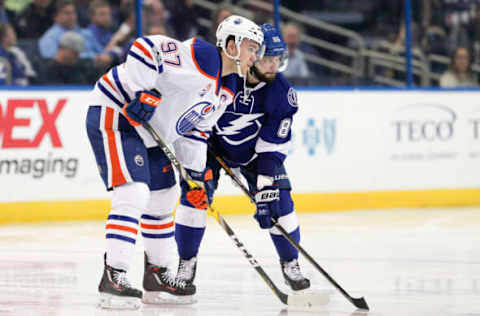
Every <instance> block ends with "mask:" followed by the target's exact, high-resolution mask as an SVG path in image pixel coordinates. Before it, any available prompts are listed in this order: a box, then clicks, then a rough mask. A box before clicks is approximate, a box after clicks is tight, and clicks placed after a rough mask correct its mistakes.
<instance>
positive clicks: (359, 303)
mask: <svg viewBox="0 0 480 316" xmlns="http://www.w3.org/2000/svg"><path fill="white" fill-rule="evenodd" d="M209 152H210V154H211V155H213V156H214V157H215V159H216V160H217V161H218V163H219V164H220V165H221V166H222V168H223V169H224V170H225V172H226V173H227V174H228V175H229V176H230V177H231V178H232V179H233V181H235V183H236V184H237V185H238V186H239V187H240V188H241V189H242V191H243V192H244V193H245V194H246V195H247V196H248V198H249V199H250V201H251V202H252V203H255V199H254V197H253V195H252V193H250V191H249V190H248V189H247V188H246V187H245V185H244V184H243V183H242V181H241V180H240V179H239V178H238V177H237V176H236V175H235V174H234V173H233V171H232V169H231V168H230V167H228V165H227V164H226V163H225V161H224V160H223V159H222V158H220V157H219V156H217V155H216V153H215V152H213V150H211V149H210V148H209ZM272 222H273V223H274V226H275V227H276V228H277V229H278V230H279V231H280V233H281V234H282V235H283V237H285V238H286V239H287V240H288V241H289V242H290V244H292V246H294V247H295V248H296V249H297V250H298V251H299V252H300V253H301V254H302V255H303V256H304V257H305V258H306V259H307V260H308V261H309V262H310V263H311V264H312V265H313V266H314V267H315V268H316V269H317V270H318V271H320V273H322V274H323V276H324V277H325V278H326V279H327V280H328V281H329V282H330V283H331V284H332V285H333V286H334V287H336V288H337V289H338V290H339V291H340V293H342V295H343V296H345V298H346V299H347V300H349V301H350V302H351V303H352V304H353V305H355V307H357V308H362V309H366V310H368V309H369V308H368V305H367V302H366V301H365V299H364V298H363V297H362V298H353V297H352V296H350V294H348V293H347V291H345V290H344V289H343V288H342V287H341V286H340V285H339V284H338V283H337V282H336V281H335V280H334V279H333V278H332V277H331V276H330V275H329V274H328V273H327V272H326V271H325V270H324V269H323V268H322V267H321V266H320V265H319V264H318V263H317V262H316V261H315V259H313V258H312V256H310V254H309V253H308V252H307V251H306V250H305V249H303V247H302V246H300V244H299V243H298V242H297V241H296V240H295V239H293V238H292V236H290V234H289V233H288V232H287V231H286V230H285V229H284V228H283V227H282V225H280V223H278V221H276V220H275V219H274V218H272Z"/></svg>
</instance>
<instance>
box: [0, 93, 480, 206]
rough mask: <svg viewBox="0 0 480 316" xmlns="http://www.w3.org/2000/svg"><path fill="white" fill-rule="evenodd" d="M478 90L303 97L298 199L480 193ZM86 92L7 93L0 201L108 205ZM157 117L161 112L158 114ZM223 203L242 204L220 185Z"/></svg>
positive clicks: (297, 132)
mask: <svg viewBox="0 0 480 316" xmlns="http://www.w3.org/2000/svg"><path fill="white" fill-rule="evenodd" d="M479 95H480V91H440V90H438V91H437V90H435V91H430V90H425V91H423V90H406V91H401V90H374V91H370V90H369V91H355V90H347V91H335V90H326V91H323V90H321V91H312V90H305V91H303V90H301V91H299V94H298V98H299V111H298V114H297V115H296V116H295V118H294V123H293V127H292V130H293V143H292V148H291V153H290V156H289V157H288V158H287V170H288V172H289V175H290V178H291V181H292V184H293V188H294V192H296V193H338V192H364V191H385V190H389V191H392V190H424V189H463V188H470V189H475V188H479V187H480V100H479V98H478V96H479ZM87 106H88V91H81V90H73V91H60V90H59V91H53V90H45V91H42V90H33V91H24V90H17V91H6V90H2V91H0V121H1V124H0V202H28V201H75V200H98V199H100V200H101V199H108V197H109V195H108V193H107V192H105V189H104V186H103V183H102V182H101V179H100V177H99V175H98V172H97V167H96V164H95V161H94V157H93V154H92V153H91V149H90V145H89V142H88V139H87V136H86V131H85V115H86V110H87ZM159 110H160V109H159ZM218 194H219V195H240V194H241V192H240V191H239V190H238V188H235V187H234V186H233V185H232V184H231V183H230V181H226V180H224V181H222V184H221V185H220V188H219V191H218Z"/></svg>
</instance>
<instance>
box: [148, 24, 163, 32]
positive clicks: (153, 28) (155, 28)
mask: <svg viewBox="0 0 480 316" xmlns="http://www.w3.org/2000/svg"><path fill="white" fill-rule="evenodd" d="M147 34H148V35H167V30H166V28H165V26H164V25H161V24H154V25H151V26H150V27H149V28H148V30H147Z"/></svg>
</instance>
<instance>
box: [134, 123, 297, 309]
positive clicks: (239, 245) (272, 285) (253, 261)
mask: <svg viewBox="0 0 480 316" xmlns="http://www.w3.org/2000/svg"><path fill="white" fill-rule="evenodd" d="M143 126H144V127H145V129H146V130H147V131H148V132H149V133H150V135H151V136H152V138H153V139H154V140H155V142H157V144H158V146H160V148H161V149H162V151H163V152H164V153H165V155H166V156H167V157H168V159H170V161H171V162H172V164H173V165H174V166H175V168H176V169H177V170H178V172H179V173H180V175H181V177H183V178H184V179H185V180H186V181H187V183H188V184H189V185H190V186H192V185H195V183H194V182H193V181H190V180H191V179H190V177H189V175H188V173H187V172H186V170H185V168H184V167H183V166H182V165H181V164H180V162H179V161H178V159H177V157H176V156H175V154H174V153H173V152H172V151H171V150H170V148H168V146H167V144H166V143H165V142H164V141H163V139H162V138H161V137H160V135H158V133H157V132H156V131H155V129H154V128H153V127H152V126H151V125H150V124H149V123H144V125H143ZM208 209H209V211H210V213H211V214H212V215H213V217H214V218H215V220H216V221H217V223H219V224H220V226H221V227H222V228H223V230H224V231H225V232H226V233H227V235H228V236H229V237H230V239H232V241H233V243H234V244H235V246H237V248H238V249H240V251H241V252H242V253H243V255H244V256H245V257H246V258H247V260H248V262H250V264H251V265H252V266H253V268H254V269H255V271H257V272H258V274H259V275H260V276H261V277H262V279H263V281H265V283H267V285H268V286H269V287H270V289H271V290H272V291H273V293H274V294H275V295H276V296H277V297H278V299H279V300H280V301H281V302H282V303H284V304H286V305H287V304H288V295H287V294H285V293H283V292H282V291H280V290H279V289H278V287H277V286H276V285H275V283H273V281H272V280H271V279H270V277H269V276H268V275H267V273H266V272H265V271H264V270H263V268H262V267H261V266H260V265H259V264H258V262H257V260H256V259H255V258H254V257H253V256H252V255H251V254H250V252H248V250H247V249H246V248H245V246H244V245H243V243H242V242H241V241H240V240H239V239H238V237H237V236H236V235H235V233H234V232H233V230H232V229H231V228H230V226H229V225H228V224H227V222H226V221H225V219H223V217H222V216H221V215H220V213H218V212H217V211H216V210H214V209H213V208H212V206H211V205H209V206H208Z"/></svg>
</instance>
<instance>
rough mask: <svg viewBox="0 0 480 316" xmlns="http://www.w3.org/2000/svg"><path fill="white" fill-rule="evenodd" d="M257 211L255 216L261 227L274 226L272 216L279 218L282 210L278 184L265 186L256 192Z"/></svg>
mask: <svg viewBox="0 0 480 316" xmlns="http://www.w3.org/2000/svg"><path fill="white" fill-rule="evenodd" d="M255 203H256V205H257V211H256V212H255V215H254V216H253V217H254V218H255V219H256V220H257V222H258V224H260V227H261V228H263V229H268V228H272V227H273V222H272V218H275V219H277V218H278V214H279V212H280V191H279V190H278V188H277V187H276V186H265V187H263V188H262V190H261V191H259V192H257V193H256V194H255Z"/></svg>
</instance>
